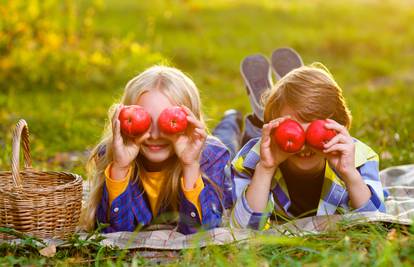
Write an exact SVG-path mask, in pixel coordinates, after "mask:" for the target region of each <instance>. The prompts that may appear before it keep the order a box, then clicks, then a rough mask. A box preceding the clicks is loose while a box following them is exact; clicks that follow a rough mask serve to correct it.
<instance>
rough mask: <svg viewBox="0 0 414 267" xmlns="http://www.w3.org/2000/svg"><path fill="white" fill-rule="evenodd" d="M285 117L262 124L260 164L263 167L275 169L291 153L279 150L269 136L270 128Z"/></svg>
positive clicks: (276, 125)
mask: <svg viewBox="0 0 414 267" xmlns="http://www.w3.org/2000/svg"><path fill="white" fill-rule="evenodd" d="M287 118H288V117H282V118H277V119H274V120H272V121H270V122H269V123H266V124H264V125H263V129H262V138H261V143H260V165H261V166H262V167H263V168H267V169H276V168H277V167H278V166H279V165H280V164H281V163H282V162H283V161H285V160H286V159H287V158H289V157H290V156H291V155H293V154H290V153H287V152H284V151H283V150H281V149H280V148H279V146H278V145H277V144H276V143H274V142H273V140H272V137H271V133H272V130H273V129H275V128H277V127H278V126H279V125H280V124H281V123H282V122H283V121H284V120H285V119H287Z"/></svg>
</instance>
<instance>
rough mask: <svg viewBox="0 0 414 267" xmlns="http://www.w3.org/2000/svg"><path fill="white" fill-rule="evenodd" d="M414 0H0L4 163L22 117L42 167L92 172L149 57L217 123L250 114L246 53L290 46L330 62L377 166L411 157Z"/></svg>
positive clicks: (0, 159) (0, 150)
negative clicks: (95, 151)
mask: <svg viewBox="0 0 414 267" xmlns="http://www.w3.org/2000/svg"><path fill="white" fill-rule="evenodd" d="M413 4H414V2H413V1H411V0H401V1H397V0H387V1H380V0H358V1H357V0H350V1H339V0H336V1H321V0H312V1H300V0H293V1H271V0H255V1H253V0H240V1H235V0H222V1H219V0H210V1H202V0H169V1H161V0H154V1H132V0H127V1H115V0H89V1H80V0H77V1H70V0H63V1H54V0H45V1H40V0H39V1H37V0H30V1H23V0H14V1H5V0H0V169H1V170H8V169H9V168H10V167H9V159H10V155H11V131H12V129H13V128H14V124H15V123H16V122H17V120H18V119H19V118H24V119H26V120H27V122H28V124H29V128H30V132H31V142H32V146H31V148H32V156H33V158H34V166H35V167H36V168H40V169H54V170H67V171H73V172H77V173H80V174H82V175H84V173H85V172H84V168H83V165H84V161H85V157H86V155H87V152H85V151H87V150H88V149H91V148H92V147H93V145H94V144H95V143H96V142H97V141H98V140H99V137H100V135H101V132H102V129H103V126H104V124H105V122H106V118H107V110H108V108H109V107H110V106H111V104H112V103H114V102H116V101H117V100H118V99H119V97H120V96H121V94H122V90H123V87H124V85H125V84H126V82H127V81H128V80H129V79H130V78H132V77H133V76H134V75H136V74H137V73H139V72H140V71H142V70H144V69H145V68H147V67H149V66H151V65H152V64H169V65H173V66H176V67H178V68H180V69H182V70H184V71H185V72H187V73H188V74H189V75H190V76H191V77H192V78H193V79H194V81H195V82H196V84H197V85H198V87H199V89H200V91H201V95H202V101H203V104H204V107H203V111H204V113H205V115H206V117H207V118H208V119H209V120H208V124H209V126H210V128H212V127H213V126H214V125H215V124H216V123H217V121H218V120H219V118H220V116H221V114H222V113H223V112H224V111H225V110H226V109H229V108H237V109H239V110H241V111H242V112H243V113H245V114H246V113H248V112H250V107H249V104H248V99H247V96H246V93H245V89H244V86H243V83H242V80H241V77H240V75H239V64H240V61H241V60H242V58H243V57H244V56H246V55H249V54H253V53H262V54H264V55H267V56H270V54H271V52H272V51H273V49H275V48H278V47H284V46H290V47H293V48H294V49H295V50H297V51H298V52H299V53H300V54H301V55H302V57H303V59H304V61H305V63H307V64H310V63H312V62H313V61H320V62H322V63H324V64H325V65H326V66H327V67H328V68H329V69H330V70H331V72H332V73H333V75H334V76H335V77H336V79H337V80H338V82H339V84H340V85H341V86H342V88H343V90H344V93H345V96H346V98H347V100H348V104H349V105H350V107H351V110H352V113H353V117H354V121H353V127H352V129H351V133H352V134H353V135H354V136H355V137H357V138H359V139H361V140H363V141H364V142H366V143H367V144H369V145H370V146H372V147H373V148H374V149H375V150H376V151H377V152H378V153H379V154H380V157H381V168H386V167H389V166H392V165H399V164H407V163H413V161H414V126H413V115H414V101H413V99H414V90H412V87H413V84H414V65H413V62H414V46H413V45H412V44H413V43H414V28H413V27H412V23H413V21H414V9H413V8H412V6H413ZM357 233H359V232H357ZM379 236H380V238H379V237H374V239H375V240H380V241H381V240H382V239H383V238H384V234H382V235H381V234H380V235H379ZM338 238H339V237H338ZM410 238H411V237H410ZM410 240H411V241H412V239H410ZM380 241H378V242H379V243H381V242H380ZM324 244H325V243H321V244H318V245H322V246H324ZM325 245H326V247H328V245H327V244H325ZM391 245H392V246H393V247H392V248H393V249H397V250H398V246H399V245H401V244H400V243H395V244H394V243H392V244H391ZM233 249H236V250H237V249H238V248H232V247H230V249H229V250H230V251H232V250H233ZM264 249H265V250H266V247H265V248H264ZM341 249H345V247H344V246H341ZM382 249H383V248H381V247H379V248H378V251H376V253H378V254H381V253H382V252H383V250H382ZM408 249H412V247H409V248H408ZM295 251H296V250H295ZM351 251H352V249H351ZM353 253H356V254H355V255H357V256H355V257H356V258H355V260H356V261H355V262H358V259H359V258H358V257H360V255H361V254H358V252H356V250H355V251H353ZM265 254H266V253H265ZM328 254H329V253H328ZM197 255H198V254H197ZM200 255H201V254H200ZM200 255H199V256H200ZM266 255H267V254H266ZM266 255H265V258H266V259H269V258H268V257H267V256H268V255H267V256H266ZM340 255H343V256H344V257H345V258H344V259H342V260H343V261H345V260H346V254H340ZM352 255H353V254H352ZM358 255H359V256H358ZM387 255H388V254H387ZM200 257H201V256H200ZM226 257H227V256H226ZM195 258H196V259H197V257H195ZM397 258H398V257H397ZM310 259H312V258H310ZM403 259H404V258H398V260H402V262H403ZM253 262H255V261H254V260H253ZM269 262H272V261H269ZM310 262H312V260H310Z"/></svg>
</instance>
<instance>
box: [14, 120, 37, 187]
mask: <svg viewBox="0 0 414 267" xmlns="http://www.w3.org/2000/svg"><path fill="white" fill-rule="evenodd" d="M21 141H23V155H24V167H25V169H28V168H31V167H32V159H31V156H30V142H29V128H28V127H27V123H26V121H25V120H23V119H21V120H19V122H18V123H17V124H16V128H15V129H14V131H13V143H12V159H11V166H12V177H13V182H14V185H15V186H18V187H20V186H21V185H22V180H21V178H20V172H19V165H20V164H19V160H20V159H19V156H20V142H21Z"/></svg>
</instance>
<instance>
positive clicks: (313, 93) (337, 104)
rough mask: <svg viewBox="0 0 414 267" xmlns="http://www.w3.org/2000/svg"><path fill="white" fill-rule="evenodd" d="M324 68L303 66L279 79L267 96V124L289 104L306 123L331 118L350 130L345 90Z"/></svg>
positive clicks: (265, 114)
mask: <svg viewBox="0 0 414 267" xmlns="http://www.w3.org/2000/svg"><path fill="white" fill-rule="evenodd" d="M321 66H323V65H321V64H318V65H316V64H313V65H312V66H310V67H308V66H303V67H300V68H297V69H294V70H293V71H291V72H289V73H288V74H287V75H286V76H285V77H283V78H282V79H281V80H279V81H278V82H277V83H276V84H275V85H274V87H273V88H272V89H271V90H270V92H269V93H268V95H267V96H265V107H264V122H265V123H268V122H269V121H271V120H273V119H275V118H278V117H280V113H281V110H282V109H283V107H284V106H286V105H287V106H289V107H290V108H291V109H293V110H294V111H295V112H296V115H297V116H298V118H299V119H300V120H302V121H303V122H311V121H313V120H315V119H327V118H330V119H333V120H335V121H337V122H338V123H340V124H342V125H344V126H345V127H347V128H348V129H349V128H350V127H351V120H352V116H351V112H350V111H349V109H348V107H347V106H346V102H345V98H344V97H343V95H342V89H341V88H340V87H339V85H338V84H337V83H336V82H335V80H334V79H333V77H332V75H331V74H330V73H329V71H328V70H327V69H326V68H321Z"/></svg>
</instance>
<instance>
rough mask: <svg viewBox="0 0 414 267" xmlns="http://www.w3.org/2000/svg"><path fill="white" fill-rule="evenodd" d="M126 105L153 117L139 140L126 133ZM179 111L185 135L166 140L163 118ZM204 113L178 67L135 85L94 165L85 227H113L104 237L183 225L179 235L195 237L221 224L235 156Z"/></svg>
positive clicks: (151, 72)
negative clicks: (214, 132)
mask: <svg viewBox="0 0 414 267" xmlns="http://www.w3.org/2000/svg"><path fill="white" fill-rule="evenodd" d="M124 105H139V106H141V107H143V108H144V109H145V110H146V111H147V112H148V113H149V114H150V116H151V118H152V124H151V127H150V129H149V130H148V131H147V132H145V133H144V134H142V135H141V136H138V137H136V138H129V137H125V136H123V135H122V134H121V131H120V121H119V120H118V115H119V112H120V110H121V109H122V107H123V106H124ZM173 106H180V107H182V108H183V109H184V110H185V112H186V113H187V121H188V125H189V126H188V127H187V129H186V131H185V132H184V133H181V134H173V135H171V134H165V133H163V132H162V131H160V129H159V127H158V125H157V119H158V116H159V114H160V113H161V112H162V111H163V110H164V109H166V108H169V107H173ZM200 110H201V107H200V97H199V93H198V89H197V87H196V86H195V84H194V83H193V81H192V80H191V79H190V78H189V77H187V76H186V75H185V74H183V73H182V72H181V71H180V70H178V69H176V68H172V67H165V66H154V67H151V68H149V69H147V70H145V71H144V72H142V73H141V74H139V75H138V76H136V77H135V78H133V79H132V80H130V81H129V82H128V84H127V85H126V87H125V91H124V94H123V96H122V100H121V104H119V105H116V108H114V109H112V110H111V111H110V114H109V116H110V123H109V124H108V125H107V127H106V130H105V134H104V136H103V138H102V140H101V141H100V142H99V144H98V145H97V146H96V147H95V148H94V150H93V151H92V154H91V156H90V159H89V163H88V166H89V168H88V169H89V174H90V179H91V181H90V182H91V193H90V197H89V200H88V202H87V203H86V207H85V209H84V212H83V215H82V223H83V225H84V226H85V228H86V229H88V230H91V229H93V228H94V227H96V225H97V223H98V222H99V223H106V224H109V227H107V228H105V229H104V232H115V231H134V230H135V229H136V228H137V227H145V226H147V225H150V224H153V223H157V222H165V221H168V222H170V221H176V222H177V230H178V231H180V232H182V233H184V234H190V233H194V232H195V231H197V229H198V228H200V227H201V228H204V229H210V228H213V227H217V226H219V225H220V223H221V216H222V212H223V206H222V202H223V192H222V191H223V190H222V188H223V183H224V179H225V172H224V167H225V166H226V164H227V162H228V161H229V157H230V154H229V152H228V150H227V149H226V147H225V146H224V145H223V144H222V143H221V142H220V141H219V140H217V139H216V138H213V137H212V136H209V135H208V134H207V130H206V127H205V124H204V121H203V118H202V114H201V111H200Z"/></svg>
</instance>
